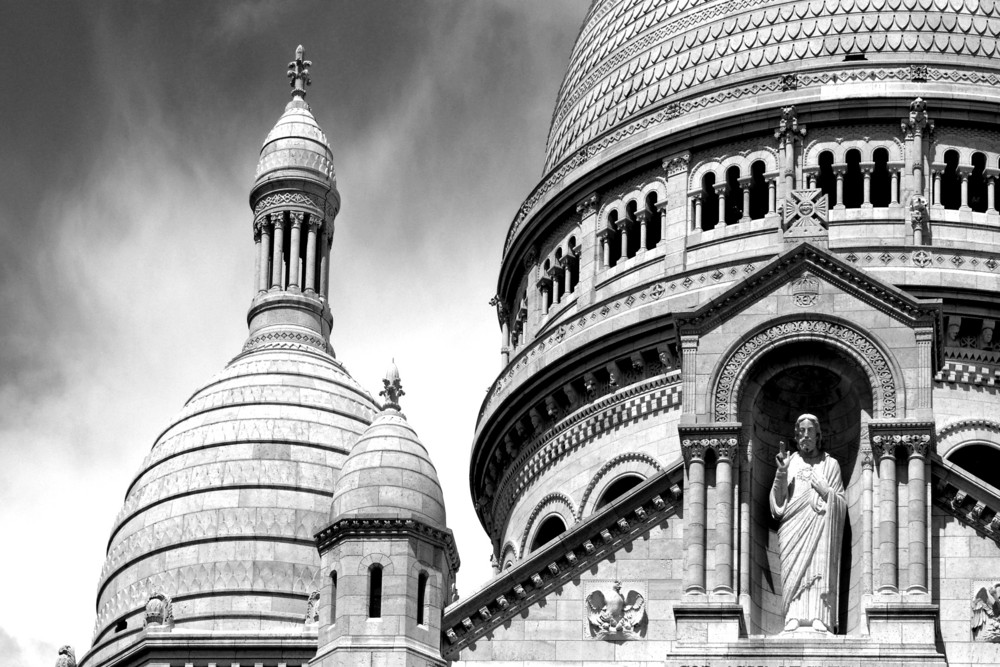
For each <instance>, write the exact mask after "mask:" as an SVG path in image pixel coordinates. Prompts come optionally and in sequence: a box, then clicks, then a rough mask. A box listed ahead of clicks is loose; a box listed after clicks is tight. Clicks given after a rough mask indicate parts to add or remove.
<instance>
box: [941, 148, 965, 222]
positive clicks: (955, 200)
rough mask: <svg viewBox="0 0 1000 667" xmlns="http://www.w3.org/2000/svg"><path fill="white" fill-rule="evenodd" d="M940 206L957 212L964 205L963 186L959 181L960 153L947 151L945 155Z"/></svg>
mask: <svg viewBox="0 0 1000 667" xmlns="http://www.w3.org/2000/svg"><path fill="white" fill-rule="evenodd" d="M940 204H941V205H942V206H944V207H945V208H947V209H951V210H953V211H957V210H958V209H959V207H960V206H961V205H962V184H961V182H960V181H959V179H958V151H954V150H952V151H947V152H946V153H945V154H944V173H943V174H941V201H940Z"/></svg>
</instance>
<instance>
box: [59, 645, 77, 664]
mask: <svg viewBox="0 0 1000 667" xmlns="http://www.w3.org/2000/svg"><path fill="white" fill-rule="evenodd" d="M56 667H76V652H75V651H73V647H72V646H68V645H67V646H63V647H62V648H61V649H59V657H58V658H56Z"/></svg>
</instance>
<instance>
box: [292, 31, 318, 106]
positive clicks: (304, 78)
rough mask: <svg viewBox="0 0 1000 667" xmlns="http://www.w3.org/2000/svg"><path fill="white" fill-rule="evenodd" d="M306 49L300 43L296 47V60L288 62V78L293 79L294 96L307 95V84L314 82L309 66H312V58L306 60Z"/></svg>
mask: <svg viewBox="0 0 1000 667" xmlns="http://www.w3.org/2000/svg"><path fill="white" fill-rule="evenodd" d="M305 55H306V50H305V49H303V48H302V45H301V44H299V48H297V49H295V60H293V61H292V62H290V63H288V78H289V79H291V80H292V81H291V84H292V97H297V98H299V99H302V98H304V97H305V96H306V86H308V85H310V84H312V81H311V80H310V79H309V68H310V67H312V61H311V60H304V58H305Z"/></svg>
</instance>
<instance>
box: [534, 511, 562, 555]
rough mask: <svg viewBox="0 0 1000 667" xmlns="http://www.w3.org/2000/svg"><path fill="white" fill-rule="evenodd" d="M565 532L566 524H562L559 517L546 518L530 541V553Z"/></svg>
mask: <svg viewBox="0 0 1000 667" xmlns="http://www.w3.org/2000/svg"><path fill="white" fill-rule="evenodd" d="M565 532H566V524H565V523H563V520H562V517H561V516H558V515H553V516H550V517H548V518H547V519H545V521H542V525H540V526H539V527H538V530H537V531H535V538H534V539H533V540H531V551H535V550H537V549H538V548H539V547H541V546H544V545H546V544H548V543H549V542H551V541H552V540H554V539H556V538H557V537H559V536H560V535H562V534H563V533H565Z"/></svg>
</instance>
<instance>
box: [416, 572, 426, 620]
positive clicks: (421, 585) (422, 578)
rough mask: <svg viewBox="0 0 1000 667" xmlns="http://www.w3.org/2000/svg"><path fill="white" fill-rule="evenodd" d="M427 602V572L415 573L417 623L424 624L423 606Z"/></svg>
mask: <svg viewBox="0 0 1000 667" xmlns="http://www.w3.org/2000/svg"><path fill="white" fill-rule="evenodd" d="M426 604H427V573H426V572H421V573H420V574H419V575H417V625H423V624H424V607H425V606H426Z"/></svg>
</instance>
